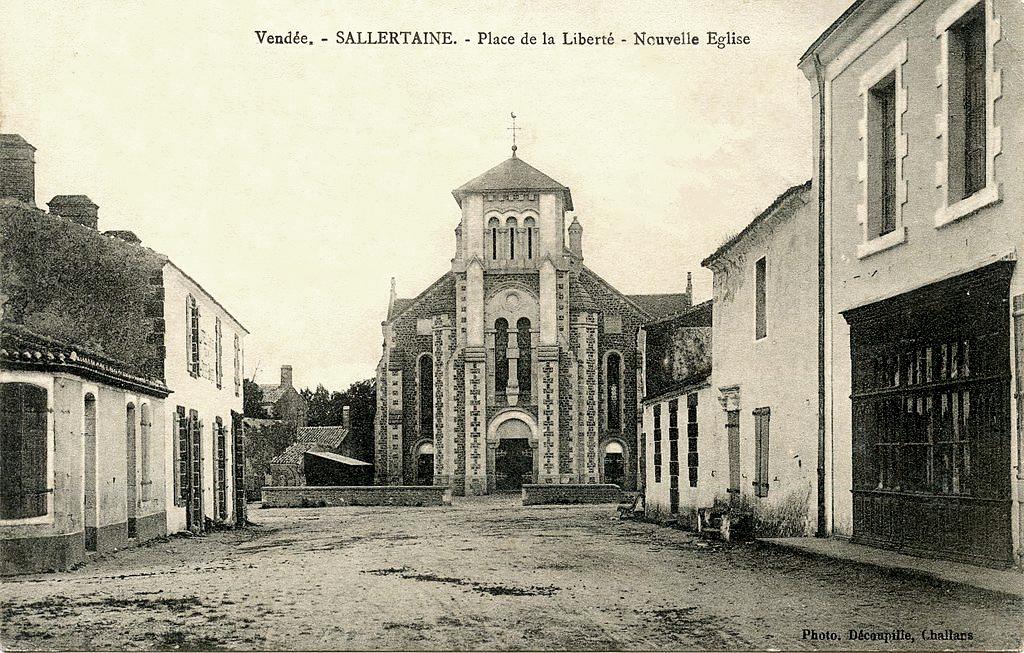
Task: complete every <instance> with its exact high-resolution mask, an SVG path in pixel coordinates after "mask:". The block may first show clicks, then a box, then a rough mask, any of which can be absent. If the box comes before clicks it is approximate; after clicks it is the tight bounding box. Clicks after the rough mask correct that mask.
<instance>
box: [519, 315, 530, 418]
mask: <svg viewBox="0 0 1024 653" xmlns="http://www.w3.org/2000/svg"><path fill="white" fill-rule="evenodd" d="M516 331H518V334H517V335H518V339H517V343H518V345H519V366H518V369H517V370H516V380H517V381H518V382H519V394H520V395H521V396H522V397H524V398H525V399H526V400H527V401H528V400H529V398H530V381H531V379H532V378H533V374H532V370H533V368H532V366H531V354H532V353H533V349H532V347H533V344H532V342H531V340H532V338H531V334H530V320H529V319H528V318H525V317H522V318H519V321H518V322H516Z"/></svg>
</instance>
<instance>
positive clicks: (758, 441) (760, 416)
mask: <svg viewBox="0 0 1024 653" xmlns="http://www.w3.org/2000/svg"><path fill="white" fill-rule="evenodd" d="M770 419H771V410H770V409H768V408H758V409H756V410H754V451H755V465H756V467H755V472H754V489H755V491H756V492H755V493H756V495H757V496H759V497H766V496H768V450H769V448H768V433H769V428H768V424H769V421H770Z"/></svg>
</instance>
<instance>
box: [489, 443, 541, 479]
mask: <svg viewBox="0 0 1024 653" xmlns="http://www.w3.org/2000/svg"><path fill="white" fill-rule="evenodd" d="M494 476H495V483H494V489H495V491H497V492H518V491H519V490H521V489H522V487H523V484H524V483H532V482H533V449H531V448H530V441H529V440H526V439H522V438H516V439H509V440H502V441H501V442H500V443H498V448H497V449H495V451H494Z"/></svg>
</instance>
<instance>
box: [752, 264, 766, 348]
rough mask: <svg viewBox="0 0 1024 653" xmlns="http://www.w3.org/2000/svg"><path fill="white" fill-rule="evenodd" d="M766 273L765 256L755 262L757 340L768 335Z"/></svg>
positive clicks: (755, 329)
mask: <svg viewBox="0 0 1024 653" xmlns="http://www.w3.org/2000/svg"><path fill="white" fill-rule="evenodd" d="M766 274H767V269H766V262H765V259H764V258H763V257H762V258H759V259H757V263H755V264H754V293H755V295H756V296H755V298H754V301H755V306H754V312H755V315H754V338H755V339H756V340H760V339H761V338H763V337H765V336H766V335H768V320H767V316H766V311H767V306H766V304H765V302H766V300H767V297H766V288H765V284H766V283H767V279H766V277H765V275H766Z"/></svg>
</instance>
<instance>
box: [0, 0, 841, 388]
mask: <svg viewBox="0 0 1024 653" xmlns="http://www.w3.org/2000/svg"><path fill="white" fill-rule="evenodd" d="M849 2H850V0H705V1H697V0H675V1H672V2H629V3H624V2H611V1H609V2H582V3H578V2H524V1H516V0H507V1H505V2H472V3H470V2H466V3H454V2H434V3H415V4H413V3H407V4H404V5H400V4H397V3H391V2H377V3H367V2H361V1H360V2H314V1H304V2H292V3H283V2H246V3H242V2H224V3H216V4H214V3H209V4H207V3H205V2H203V3H200V2H177V3H166V2H160V3H157V2H146V1H143V2H138V3H131V4H127V3H125V4H115V3H91V4H85V3H82V4H79V3H74V4H71V3H63V2H61V3H58V2H27V1H26V2H14V1H11V0H0V15H3V20H2V25H0V34H2V37H0V130H2V131H3V132H5V133H6V132H14V133H20V134H21V135H22V136H24V137H25V138H26V140H28V141H29V142H30V143H32V144H33V145H34V146H35V147H36V148H37V152H36V201H37V203H39V204H40V206H42V205H44V203H45V202H48V201H49V199H50V198H52V197H53V196H54V195H58V194H77V193H82V194H86V195H89V197H90V198H92V200H93V201H94V202H96V203H97V204H98V205H99V207H100V209H99V216H100V225H99V226H100V229H101V230H107V229H128V230H131V231H134V232H135V233H136V234H137V235H138V236H139V237H140V238H141V239H142V241H143V244H145V245H147V246H149V247H152V248H153V249H155V250H157V251H160V252H162V253H164V254H167V255H168V256H169V257H170V258H171V259H172V260H173V261H174V262H175V263H176V264H177V265H178V266H180V267H181V268H183V269H184V270H185V271H187V272H188V273H189V274H190V275H191V276H192V277H193V278H195V279H196V280H198V281H199V282H200V283H201V284H202V285H203V286H204V287H205V288H206V289H207V290H208V291H210V292H211V293H212V294H213V295H214V296H215V297H216V298H217V299H218V300H219V301H220V302H221V303H222V304H223V305H224V306H225V307H226V308H227V309H228V310H229V311H230V312H231V313H232V314H233V315H234V316H235V317H236V318H237V319H238V320H239V321H241V323H242V324H243V325H245V326H246V327H247V328H248V330H249V331H250V335H249V336H248V338H247V339H246V342H245V350H246V355H245V358H246V376H247V377H252V376H253V375H255V378H256V380H257V381H259V382H262V383H272V382H275V381H276V379H277V376H278V372H277V370H278V368H279V367H280V366H281V365H283V364H290V365H292V366H293V367H294V370H295V372H294V374H295V381H296V385H298V386H299V387H315V386H316V385H317V384H321V383H322V384H324V385H325V386H326V387H327V388H328V389H331V390H344V389H345V388H347V387H348V385H349V384H350V383H353V382H355V381H358V380H361V379H365V378H369V377H372V376H373V375H374V370H375V367H376V364H377V361H378V359H379V357H380V353H381V327H380V323H381V320H383V319H384V317H385V313H386V310H387V302H388V293H389V288H390V279H391V277H395V278H396V280H397V286H398V293H399V296H403V297H413V296H415V295H417V294H418V293H419V292H421V291H422V290H423V289H425V288H426V287H427V286H428V285H430V283H432V282H433V281H434V280H436V279H437V278H438V277H439V276H440V275H442V274H443V273H444V272H446V271H447V270H449V269H450V266H451V258H452V256H453V254H454V248H455V237H454V229H455V227H456V225H457V224H458V221H459V216H460V214H459V209H458V205H457V204H456V203H455V200H454V199H453V198H452V196H451V190H452V189H454V188H456V187H457V186H459V185H461V184H462V183H463V182H465V181H468V180H469V179H471V178H473V177H476V176H477V175H479V174H480V173H482V172H484V171H485V170H487V169H489V168H491V167H492V166H494V165H496V164H498V163H500V162H501V161H503V160H504V159H506V158H507V157H508V156H509V154H510V149H509V148H510V145H511V141H510V132H509V130H508V127H509V126H510V113H511V112H515V113H516V115H517V117H518V120H517V126H518V127H519V128H520V130H519V131H518V137H517V138H518V147H519V151H518V154H519V156H520V157H521V158H522V159H523V160H525V161H527V162H528V163H530V164H531V165H533V166H535V167H536V168H538V169H540V170H542V171H543V172H545V173H546V174H548V175H549V176H551V177H553V178H554V179H556V180H558V181H559V182H561V183H562V184H565V185H567V186H569V187H570V188H571V190H572V197H573V202H574V204H575V211H574V213H573V214H574V215H576V216H577V217H578V218H579V221H580V223H581V224H582V225H583V228H584V235H583V249H584V257H585V260H586V264H587V265H588V266H589V267H590V268H591V269H593V270H594V271H595V272H597V273H598V274H599V275H601V276H602V277H604V278H605V279H606V280H608V281H609V282H611V283H612V284H613V285H615V286H616V287H617V288H618V289H619V290H621V291H622V292H625V293H627V294H629V293H658V292H681V291H682V290H683V289H684V287H685V283H686V273H687V272H688V271H692V272H693V273H694V295H695V300H697V301H702V300H704V299H707V298H710V296H711V274H710V272H709V271H708V270H705V269H702V268H701V267H700V261H701V260H702V259H703V258H704V257H706V256H707V255H708V254H710V253H711V252H712V251H714V249H715V248H716V247H717V246H718V245H719V244H721V243H722V242H724V241H725V240H726V239H727V238H728V237H729V236H731V235H732V234H735V233H736V232H738V231H739V230H740V229H742V228H743V227H744V226H745V225H746V224H747V223H748V222H750V220H751V219H752V218H753V217H754V216H755V215H757V214H758V213H759V212H760V211H761V210H763V209H764V208H766V207H767V206H768V205H769V204H770V203H771V201H772V200H773V199H774V198H775V197H776V196H777V195H779V194H780V193H781V192H783V191H784V190H785V189H786V188H788V187H789V186H792V185H794V184H798V183H802V182H804V181H806V180H807V179H809V178H810V177H811V174H812V161H811V159H812V157H811V154H812V149H811V148H812V142H811V120H812V115H811V99H810V98H811V85H810V83H809V82H808V81H807V80H806V79H805V78H804V76H803V74H802V73H801V72H800V71H799V70H798V68H797V60H798V58H799V56H800V55H801V54H802V53H803V52H804V50H805V49H806V48H807V47H808V46H809V45H810V44H811V42H813V40H814V39H815V38H816V37H817V36H818V35H819V34H820V33H821V32H822V31H823V30H824V29H825V28H826V27H827V26H828V25H829V24H830V23H831V22H832V21H833V20H834V19H835V18H836V17H837V16H839V15H840V14H841V13H842V12H843V10H844V9H845V8H846V7H847V6H848V4H849ZM257 30H267V31H268V32H270V33H272V34H273V33H277V34H284V33H286V32H288V31H289V30H298V31H300V32H301V33H304V34H306V35H307V36H309V37H310V38H312V39H313V40H315V41H317V43H316V45H313V46H305V45H275V46H268V45H264V44H260V43H259V41H258V40H257V37H256V34H255V32H256V31H257ZM338 30H345V31H349V30H352V31H356V30H362V31H364V32H365V31H371V30H374V31H375V30H447V31H451V32H452V33H453V34H454V36H455V38H456V40H457V41H458V42H457V44H456V45H451V46H439V45H435V46H419V47H412V46H406V47H398V46H351V45H349V46H343V45H337V44H335V43H333V40H334V35H335V33H336V32H337V31H338ZM709 30H710V31H717V32H727V31H733V32H736V33H738V34H741V35H749V36H750V41H751V43H750V45H748V46H731V47H726V48H724V49H718V48H716V47H707V46H703V45H701V46H696V47H691V46H661V47H658V46H642V47H641V46H634V45H632V41H633V33H634V32H641V31H646V32H648V33H658V34H679V33H681V32H690V33H691V34H692V35H695V36H698V37H699V38H701V39H702V40H703V39H704V38H705V37H706V32H707V31H709ZM577 31H579V32H583V33H585V34H591V35H604V34H608V33H612V34H614V36H615V38H616V39H621V38H625V39H627V41H628V42H627V43H625V44H623V43H617V44H616V45H613V46H600V45H598V46H569V45H561V44H560V43H561V39H562V36H561V35H562V32H570V33H572V32H577ZM479 32H490V33H492V34H493V35H513V36H515V37H516V39H517V40H518V39H519V38H521V37H522V35H523V33H524V32H530V33H531V34H534V35H537V36H538V37H539V36H540V34H541V33H542V32H547V33H548V34H552V35H555V37H556V40H557V42H558V43H559V45H556V46H540V45H537V46H522V45H515V46H507V45H479V44H477V39H478V33H479ZM321 38H328V39H329V41H328V42H326V43H324V42H320V41H319V39H321ZM467 38H468V39H470V40H471V42H470V43H466V42H465V41H464V39H467ZM567 223H568V222H567Z"/></svg>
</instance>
